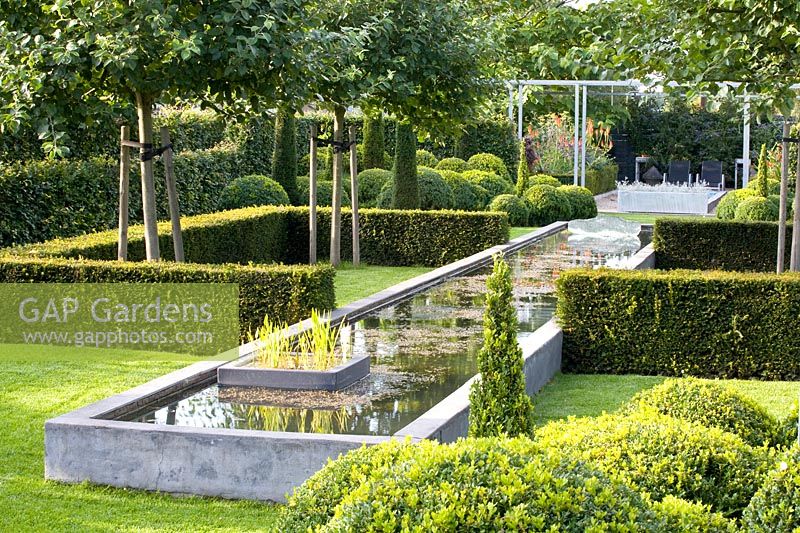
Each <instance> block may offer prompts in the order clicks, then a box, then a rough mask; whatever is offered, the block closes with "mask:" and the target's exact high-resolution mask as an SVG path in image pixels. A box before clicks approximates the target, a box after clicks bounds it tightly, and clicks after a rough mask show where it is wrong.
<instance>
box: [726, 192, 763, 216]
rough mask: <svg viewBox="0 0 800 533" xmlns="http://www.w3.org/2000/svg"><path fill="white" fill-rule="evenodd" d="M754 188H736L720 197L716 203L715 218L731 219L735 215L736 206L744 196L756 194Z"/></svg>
mask: <svg viewBox="0 0 800 533" xmlns="http://www.w3.org/2000/svg"><path fill="white" fill-rule="evenodd" d="M756 194H757V193H756V191H755V189H737V190H735V191H731V192H729V193H727V194H726V195H725V196H723V197H722V200H720V201H719V203H718V204H717V218H718V219H720V220H733V219H734V217H735V216H736V208H737V207H739V204H740V203H741V201H742V200H744V199H745V198H748V197H751V196H756Z"/></svg>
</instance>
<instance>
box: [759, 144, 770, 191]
mask: <svg viewBox="0 0 800 533" xmlns="http://www.w3.org/2000/svg"><path fill="white" fill-rule="evenodd" d="M768 174H769V171H768V169H767V145H766V144H762V145H761V154H760V155H759V156H758V174H756V191H757V192H758V195H759V196H763V197H764V198H766V197H767V196H769V182H768Z"/></svg>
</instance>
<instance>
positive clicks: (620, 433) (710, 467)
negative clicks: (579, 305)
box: [536, 410, 770, 516]
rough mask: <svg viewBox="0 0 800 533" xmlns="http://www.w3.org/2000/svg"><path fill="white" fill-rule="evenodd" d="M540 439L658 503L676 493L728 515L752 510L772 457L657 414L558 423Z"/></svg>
mask: <svg viewBox="0 0 800 533" xmlns="http://www.w3.org/2000/svg"><path fill="white" fill-rule="evenodd" d="M536 441H537V442H538V443H540V444H541V445H543V446H546V447H548V448H555V449H559V450H562V451H563V452H564V453H565V454H567V455H569V456H570V457H572V458H573V459H574V460H576V461H585V462H587V463H588V464H589V465H591V466H593V467H596V468H598V469H599V470H600V471H602V472H605V473H607V474H609V475H613V474H618V475H620V476H622V477H623V478H625V479H627V480H629V481H630V482H631V483H632V485H633V486H634V487H635V488H636V489H638V490H640V491H644V492H647V493H648V494H650V495H651V496H652V497H653V499H654V500H661V499H663V498H665V497H666V496H675V497H678V498H684V499H686V500H689V501H695V502H702V503H704V504H706V505H710V506H711V508H712V509H713V510H715V511H717V512H720V513H722V514H725V515H727V516H730V515H738V514H739V513H741V512H742V510H743V509H744V508H745V507H746V506H747V504H748V503H749V501H750V498H751V497H752V495H753V494H755V492H756V490H758V487H759V486H760V484H761V480H762V478H763V477H764V475H765V474H766V471H767V464H768V462H769V457H770V455H769V453H768V452H767V451H766V449H764V448H753V447H751V446H749V445H747V444H745V443H744V442H743V441H742V439H741V438H739V437H738V436H736V435H733V434H731V433H727V432H724V431H722V430H719V429H716V428H708V427H705V426H702V425H700V424H696V423H692V422H688V421H686V420H680V419H677V418H672V417H668V416H664V415H662V414H660V413H658V412H657V411H653V410H651V411H647V410H642V411H639V412H636V413H633V414H630V415H627V416H622V415H603V416H600V417H597V418H591V419H575V418H573V419H570V420H567V421H563V422H561V421H560V422H551V423H549V424H547V425H546V426H544V427H543V428H541V429H539V430H538V431H537V432H536Z"/></svg>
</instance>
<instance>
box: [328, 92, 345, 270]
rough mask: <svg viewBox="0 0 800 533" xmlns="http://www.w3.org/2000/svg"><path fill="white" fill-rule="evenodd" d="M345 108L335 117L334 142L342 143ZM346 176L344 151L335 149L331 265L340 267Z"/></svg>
mask: <svg viewBox="0 0 800 533" xmlns="http://www.w3.org/2000/svg"><path fill="white" fill-rule="evenodd" d="M344 112H345V108H344V107H341V106H337V107H336V109H335V110H334V116H333V140H334V142H336V143H341V142H342V138H343V133H344ZM343 175H344V160H343V158H342V151H341V150H339V149H336V147H334V150H333V201H332V202H331V203H332V208H333V209H332V212H331V265H333V266H335V267H336V266H339V264H340V263H341V262H342V260H341V251H342V176H343Z"/></svg>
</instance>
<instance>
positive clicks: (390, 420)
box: [123, 231, 649, 436]
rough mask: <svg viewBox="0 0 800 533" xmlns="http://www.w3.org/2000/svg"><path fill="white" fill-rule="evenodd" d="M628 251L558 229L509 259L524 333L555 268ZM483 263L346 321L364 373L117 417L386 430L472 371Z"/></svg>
mask: <svg viewBox="0 0 800 533" xmlns="http://www.w3.org/2000/svg"><path fill="white" fill-rule="evenodd" d="M640 239H641V241H640V242H635V243H633V244H632V245H630V246H628V248H627V249H624V250H620V249H615V250H614V251H613V252H612V253H609V250H608V249H607V248H603V247H602V246H600V245H594V244H592V243H590V242H589V241H583V242H581V241H576V240H575V239H573V240H572V241H570V240H569V233H568V232H567V231H562V232H560V233H557V234H555V235H552V236H550V237H547V238H545V239H543V240H541V241H538V242H536V243H534V244H532V245H530V246H528V247H527V248H524V249H522V250H520V251H518V252H515V253H513V254H510V255H509V256H508V257H507V259H508V261H509V263H510V264H511V267H512V269H513V274H514V287H515V301H516V307H517V314H518V319H519V328H520V329H519V336H520V339H521V340H522V339H523V338H525V337H526V336H529V335H531V334H532V333H533V332H534V331H535V330H536V329H537V328H539V327H540V326H542V325H543V324H544V323H545V322H547V321H548V320H550V318H552V316H553V314H554V311H555V304H556V302H555V297H554V294H553V293H554V281H555V279H556V278H557V277H558V273H559V272H560V271H562V270H565V269H569V268H575V267H594V266H600V265H603V264H606V263H608V262H618V261H620V260H622V259H625V258H627V257H630V256H631V255H632V254H633V253H635V252H636V251H637V250H638V249H639V248H640V247H641V246H642V245H644V244H647V242H649V234H647V233H642V234H641V235H640ZM489 270H490V269H489V268H487V267H483V268H479V269H477V270H475V271H473V272H469V273H467V274H464V275H461V276H458V277H455V278H452V279H449V280H447V281H445V282H444V283H441V284H439V285H437V286H435V287H433V288H431V289H428V290H426V291H425V292H422V293H418V294H416V295H414V296H412V297H409V298H408V299H406V300H403V301H400V302H399V303H396V304H394V305H392V306H390V307H386V308H383V309H380V310H378V311H375V312H373V313H372V314H370V315H368V316H367V317H365V318H363V319H361V320H359V321H357V322H355V323H354V324H350V325H349V326H347V327H346V328H344V331H343V335H342V342H343V343H347V344H348V345H349V347H350V349H351V350H352V354H353V355H354V356H356V357H358V356H369V357H370V358H371V365H372V368H371V373H370V375H369V376H367V377H366V378H364V379H362V380H361V381H358V382H357V383H355V384H353V385H352V386H350V387H348V388H346V389H343V390H340V391H337V392H327V391H283V390H269V389H253V388H238V387H220V386H218V385H217V384H212V385H210V386H209V385H203V386H201V387H199V388H195V389H194V390H189V391H181V392H179V393H178V394H177V395H176V396H174V397H171V398H167V399H162V400H161V401H160V402H159V404H157V405H154V406H149V407H146V408H144V409H142V410H139V411H137V412H133V413H130V414H128V415H126V416H124V418H123V419H124V420H126V421H132V422H144V423H149V424H156V425H174V426H187V427H196V428H234V429H252V430H267V431H283V432H299V433H333V434H351V435H374V436H390V435H393V434H395V433H397V432H398V431H399V430H400V429H402V428H403V427H405V426H406V425H408V424H409V423H411V422H412V421H414V420H415V419H417V418H418V417H419V416H420V415H422V414H423V413H425V412H426V411H428V410H429V409H431V408H432V407H433V406H434V405H436V404H437V403H439V402H440V401H442V400H443V399H444V398H446V397H447V396H448V395H449V394H451V393H452V392H453V391H455V390H456V389H458V388H459V387H460V386H462V385H463V384H464V383H465V382H466V381H467V380H469V379H470V378H471V377H472V376H473V375H475V373H476V355H477V353H478V350H479V349H480V346H481V343H482V340H483V325H482V321H483V308H484V292H485V282H486V276H487V275H488V273H489Z"/></svg>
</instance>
